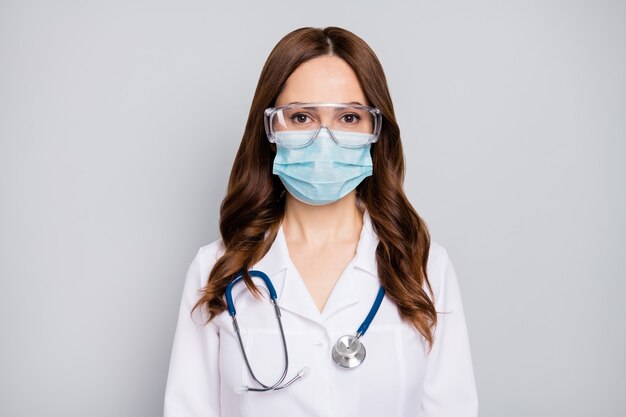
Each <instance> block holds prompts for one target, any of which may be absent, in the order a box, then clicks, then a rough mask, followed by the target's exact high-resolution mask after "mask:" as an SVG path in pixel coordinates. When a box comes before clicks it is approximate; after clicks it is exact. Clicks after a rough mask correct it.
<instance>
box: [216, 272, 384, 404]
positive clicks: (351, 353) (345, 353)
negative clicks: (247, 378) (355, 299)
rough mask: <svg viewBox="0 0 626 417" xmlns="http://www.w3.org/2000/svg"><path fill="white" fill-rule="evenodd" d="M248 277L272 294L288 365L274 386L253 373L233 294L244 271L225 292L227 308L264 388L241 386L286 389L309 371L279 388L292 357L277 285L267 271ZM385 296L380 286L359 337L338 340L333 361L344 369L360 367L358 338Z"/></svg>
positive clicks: (362, 350) (362, 356) (361, 353)
mask: <svg viewBox="0 0 626 417" xmlns="http://www.w3.org/2000/svg"><path fill="white" fill-rule="evenodd" d="M248 274H249V275H250V276H251V277H257V278H261V279H262V280H263V282H264V283H265V286H266V287H267V289H268V291H269V294H270V301H271V302H272V304H273V305H274V310H275V312H276V320H277V321H278V327H279V328H280V335H281V339H282V343H283V352H284V354H285V366H284V368H283V373H282V375H281V377H280V378H279V379H278V381H276V382H275V383H274V384H272V385H266V384H263V383H262V382H261V381H259V380H258V378H257V377H256V375H254V372H253V371H252V367H251V366H250V361H249V360H248V355H247V354H246V350H245V348H244V345H243V340H242V339H241V332H240V330H239V324H238V323H237V317H236V316H237V311H236V310H235V303H234V301H233V294H232V291H233V287H234V286H235V285H236V284H237V283H238V282H240V281H241V280H243V270H241V271H240V272H239V273H238V274H237V276H236V277H235V278H234V279H233V280H232V281H231V282H230V283H229V284H228V286H227V287H226V291H225V296H226V305H227V306H228V313H229V314H230V316H231V317H232V319H233V328H234V330H235V333H236V334H237V339H239V346H240V347H241V353H242V354H243V358H244V361H245V362H246V366H247V367H248V371H249V372H250V375H251V376H252V379H254V381H255V382H256V383H257V384H259V385H260V386H261V387H262V388H252V387H248V386H243V387H241V390H242V391H253V392H265V391H271V390H278V389H283V388H286V387H288V386H289V385H291V384H293V383H294V382H295V381H296V380H298V379H300V378H302V377H304V376H305V375H306V373H307V372H308V368H304V369H302V370H300V371H299V372H298V373H297V374H296V376H295V377H293V378H292V379H290V380H289V381H287V382H286V383H285V384H283V385H280V384H281V383H282V382H283V381H284V380H285V377H286V376H287V371H288V369H289V355H288V353H287V341H286V339H285V332H284V329H283V323H282V320H281V313H280V307H279V306H278V301H277V295H276V290H275V289H274V285H272V281H271V280H270V278H269V277H268V276H267V274H265V273H264V272H262V271H258V270H249V271H248ZM384 295H385V290H384V289H383V287H382V286H381V287H380V289H379V290H378V294H377V295H376V300H375V301H374V304H373V305H372V308H371V309H370V311H369V313H368V314H367V317H365V320H363V323H361V325H360V326H359V328H358V330H357V332H356V336H352V335H345V336H342V337H341V338H339V340H338V341H337V343H336V344H335V347H334V348H333V351H332V358H333V361H334V362H335V363H336V364H337V365H338V366H340V367H343V368H354V367H356V366H358V365H360V364H361V363H362V362H363V360H364V359H365V347H364V346H363V345H362V343H361V342H360V341H359V339H360V338H361V337H362V336H363V335H364V334H365V332H366V331H367V329H368V327H369V326H370V324H371V323H372V320H374V317H376V313H377V312H378V309H379V307H380V305H381V303H382V301H383V297H384Z"/></svg>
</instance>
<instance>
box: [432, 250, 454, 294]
mask: <svg viewBox="0 0 626 417" xmlns="http://www.w3.org/2000/svg"><path fill="white" fill-rule="evenodd" d="M450 266H451V261H450V256H449V255H448V251H447V250H446V248H445V247H444V246H443V245H442V244H440V243H439V242H438V241H436V240H434V239H432V238H431V240H430V248H429V251H428V267H427V271H428V280H429V282H430V285H431V287H432V289H433V292H434V296H435V300H438V299H439V295H440V294H441V292H442V289H443V287H444V285H445V279H446V276H447V275H448V273H447V272H448V269H449V268H450Z"/></svg>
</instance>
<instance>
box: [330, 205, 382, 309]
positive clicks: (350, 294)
mask: <svg viewBox="0 0 626 417" xmlns="http://www.w3.org/2000/svg"><path fill="white" fill-rule="evenodd" d="M377 245H378V239H377V237H376V234H375V233H374V232H373V229H372V225H371V218H370V215H369V213H368V212H367V210H365V211H364V212H363V228H362V229H361V234H360V235H359V242H358V244H357V248H356V254H355V256H354V258H353V259H352V261H351V262H350V263H349V264H348V266H347V268H346V270H345V271H344V272H343V274H342V276H341V277H340V278H339V281H337V284H336V285H335V288H334V289H333V291H332V293H331V294H330V297H329V298H328V301H327V302H326V306H324V311H322V317H323V319H324V320H328V319H329V318H330V317H331V316H332V315H334V314H335V313H337V312H339V311H340V310H342V309H344V308H346V307H349V306H351V305H353V304H356V303H358V302H359V301H360V299H361V298H362V297H361V295H362V294H361V293H360V292H359V284H362V283H361V282H360V281H359V280H362V279H366V278H367V276H364V275H363V274H362V273H361V272H360V271H358V270H356V269H355V268H358V269H361V270H363V271H365V272H367V273H369V274H370V275H371V276H373V277H374V278H377V273H376V246H377Z"/></svg>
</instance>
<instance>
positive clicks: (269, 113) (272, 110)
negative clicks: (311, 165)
mask: <svg viewBox="0 0 626 417" xmlns="http://www.w3.org/2000/svg"><path fill="white" fill-rule="evenodd" d="M307 107H347V108H354V109H359V110H366V111H367V112H369V113H370V114H371V115H372V118H373V121H374V127H373V133H372V135H371V139H370V140H369V141H368V143H366V144H359V145H346V144H344V143H341V142H340V141H339V140H337V137H335V134H334V133H333V130H332V129H331V128H330V127H328V126H326V125H323V124H321V123H320V126H319V128H318V129H317V130H316V131H315V133H314V134H313V136H312V137H311V139H309V141H308V142H306V143H304V144H302V145H298V146H293V148H303V147H305V146H308V145H310V144H311V143H312V142H313V140H315V138H317V136H318V134H319V132H320V131H321V130H322V128H325V129H326V130H327V131H328V133H329V134H330V137H331V138H332V140H333V141H335V143H337V145H339V146H342V147H344V148H361V147H363V146H366V145H368V144H370V143H375V142H377V141H378V139H379V137H380V131H381V127H382V122H383V113H382V112H381V111H380V110H379V109H378V108H376V107H371V106H365V105H362V104H352V103H292V104H286V105H283V106H277V107H268V108H267V109H265V111H264V112H263V116H264V117H263V124H264V126H265V134H266V135H267V140H269V142H270V143H274V144H277V143H278V140H277V139H276V135H275V132H274V127H273V125H272V119H273V118H274V117H275V115H276V114H277V113H278V112H280V111H282V110H286V109H293V108H307Z"/></svg>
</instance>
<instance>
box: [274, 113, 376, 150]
mask: <svg viewBox="0 0 626 417" xmlns="http://www.w3.org/2000/svg"><path fill="white" fill-rule="evenodd" d="M381 124H382V113H381V111H380V110H379V109H377V108H375V107H369V106H363V105H359V104H342V103H294V104H287V105H285V106H279V107H270V108H268V109H265V132H266V134H267V138H268V140H269V141H270V142H271V143H276V144H278V145H280V146H284V147H286V148H301V147H304V146H307V145H309V144H311V142H313V140H314V139H315V138H316V137H317V136H318V134H319V133H320V131H321V130H322V128H325V129H326V130H328V133H329V134H330V137H331V138H332V139H333V140H334V141H335V142H336V143H337V144H338V145H340V146H343V147H346V148H360V147H363V146H366V145H368V144H370V143H374V142H376V141H377V140H378V137H379V136H380V128H381Z"/></svg>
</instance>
